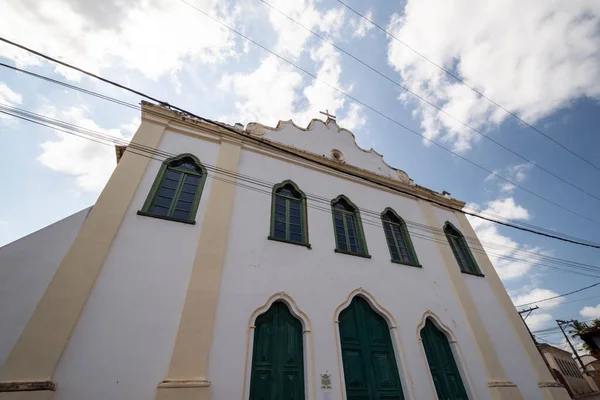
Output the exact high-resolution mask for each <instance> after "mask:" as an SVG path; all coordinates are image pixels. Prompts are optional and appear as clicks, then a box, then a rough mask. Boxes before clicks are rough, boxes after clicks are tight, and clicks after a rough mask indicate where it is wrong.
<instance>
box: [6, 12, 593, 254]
mask: <svg viewBox="0 0 600 400" xmlns="http://www.w3.org/2000/svg"><path fill="white" fill-rule="evenodd" d="M181 1H183V2H185V1H184V0H181ZM186 4H188V3H186ZM191 7H193V8H195V9H197V8H196V7H194V6H191ZM197 10H198V11H200V12H201V13H203V14H205V15H207V16H208V17H210V18H211V19H213V20H215V21H216V22H219V23H220V24H222V25H223V26H225V27H227V28H228V29H232V30H233V28H229V27H228V26H227V25H226V24H224V23H222V22H220V21H218V20H216V19H214V18H213V17H211V16H209V15H208V14H206V13H204V12H203V11H202V10H200V9H197ZM233 31H234V32H237V31H235V30H233ZM237 33H239V32H237ZM239 34H240V35H242V36H243V37H244V38H246V39H247V40H249V41H251V42H252V43H256V42H254V41H253V40H252V39H249V38H247V37H246V36H244V35H243V34H241V33H239ZM0 41H3V42H5V43H8V44H11V45H13V46H16V47H19V48H21V49H23V50H26V51H29V52H31V53H33V54H36V55H38V56H40V57H42V58H45V59H47V60H50V61H53V62H55V63H58V64H60V65H63V66H65V67H68V68H72V69H74V70H76V71H79V72H81V73H84V74H86V75H88V76H91V77H93V78H96V79H99V80H101V81H103V82H105V83H108V84H110V85H113V86H116V87H119V88H121V89H123V90H127V91H129V92H131V93H135V94H137V95H139V96H141V97H144V98H146V99H149V100H152V101H154V102H157V103H159V104H161V105H163V106H166V107H169V108H171V109H174V110H177V111H179V112H182V113H184V114H187V115H189V116H191V117H194V118H197V119H198V120H200V121H204V122H206V123H210V124H212V125H215V126H218V127H220V128H222V129H225V130H227V131H229V132H231V133H234V134H235V135H237V136H241V137H243V138H245V139H249V140H252V141H255V142H257V143H261V144H262V145H265V146H267V147H270V148H272V149H275V150H277V151H280V152H283V153H286V154H290V155H292V156H293V157H295V158H300V159H303V160H306V161H309V162H311V163H313V164H318V165H320V166H323V167H325V168H329V169H333V170H335V171H337V172H340V173H342V174H345V175H348V176H352V177H354V178H358V179H361V180H364V181H367V182H370V183H373V184H376V185H379V186H382V187H386V188H388V189H391V190H393V191H395V192H398V193H403V194H405V195H408V196H410V197H414V198H417V199H420V200H423V201H427V202H429V203H432V204H436V205H438V206H440V207H443V208H446V209H449V210H452V211H456V212H460V213H462V214H465V215H471V216H474V217H477V218H480V219H483V220H486V221H490V222H494V223H496V224H500V225H504V226H508V227H511V228H514V229H519V230H521V231H525V232H530V233H534V234H537V235H541V236H545V237H549V238H555V239H558V240H561V241H564V242H568V243H573V244H579V245H582V246H586V247H593V248H600V245H596V244H591V243H586V242H584V241H580V240H573V239H569V238H565V237H559V236H557V235H555V234H552V233H546V232H540V231H536V230H535V229H530V228H527V227H522V226H518V225H516V224H513V223H507V222H502V221H499V220H496V219H493V218H488V217H485V216H483V215H481V214H477V213H473V212H470V211H466V210H461V209H459V208H456V207H452V206H449V205H447V204H444V203H442V202H439V201H436V200H434V199H429V198H425V197H423V196H420V195H418V194H415V193H412V192H408V191H406V190H402V189H399V188H396V187H393V186H390V185H387V184H385V183H382V182H378V181H376V180H373V179H371V178H367V177H361V176H358V175H356V174H353V173H351V172H348V171H343V170H341V169H339V168H337V167H334V166H330V165H326V164H324V163H322V162H320V161H318V160H315V159H312V158H310V157H307V156H304V155H302V154H299V153H296V152H293V151H290V150H288V149H285V148H282V147H279V146H277V145H275V144H273V143H271V142H269V141H266V140H262V139H259V138H256V137H254V136H252V135H248V134H245V133H242V132H240V131H238V130H235V129H233V128H231V127H229V126H227V125H224V124H221V123H218V122H215V121H212V120H210V119H207V118H203V117H201V116H198V115H196V114H194V113H192V112H189V111H187V110H185V109H182V108H180V107H177V106H172V105H170V104H169V103H167V102H164V101H161V100H158V99H156V98H154V97H152V96H149V95H147V94H144V93H142V92H139V91H136V90H134V89H131V88H129V87H127V86H124V85H121V84H119V83H117V82H114V81H111V80H108V79H106V78H102V77H99V76H98V75H96V74H93V73H91V72H88V71H85V70H83V69H81V68H78V67H75V66H73V65H71V64H68V63H66V62H63V61H60V60H57V59H55V58H53V57H50V56H48V55H45V54H43V53H40V52H38V51H35V50H32V49H29V48H28V47H25V46H23V45H20V44H17V43H15V42H12V41H10V40H8V39H5V38H3V37H0ZM256 44H257V45H258V46H261V47H263V48H265V47H264V46H262V45H260V44H258V43H256ZM265 50H267V51H269V52H271V51H270V50H268V49H266V48H265ZM272 54H274V55H276V54H275V53H272ZM276 56H277V57H280V58H282V57H281V56H279V55H276ZM282 59H283V60H285V59H284V58H282ZM286 61H287V60H286ZM287 62H289V63H291V62H290V61H287ZM292 65H295V64H293V63H292ZM297 68H299V69H301V68H300V67H297ZM301 70H302V71H305V70H303V69H301ZM305 72H306V73H307V74H310V73H309V72H307V71H305ZM310 75H311V76H313V77H315V79H318V78H316V76H314V75H312V74H310ZM319 81H320V80H319ZM321 82H322V81H321ZM331 87H332V88H334V87H333V86H331ZM336 90H338V91H339V89H336ZM340 93H344V92H341V91H340ZM350 97H351V96H350ZM361 104H364V103H361ZM365 106H366V105H365ZM367 107H369V108H370V109H372V110H374V111H375V112H377V113H379V114H380V115H382V116H384V117H385V118H388V119H390V121H394V122H395V123H397V124H399V125H400V126H402V127H405V126H404V125H402V124H401V123H399V122H397V121H395V120H393V119H391V118H390V117H387V116H386V115H385V114H382V113H381V112H379V111H377V110H375V109H373V108H372V107H370V106H367ZM405 128H406V129H409V130H411V129H410V128H408V127H405ZM411 131H412V132H414V133H416V134H418V135H420V134H419V133H418V132H416V131H413V130H411ZM434 143H435V142H434ZM438 146H441V145H438ZM442 147H443V146H442ZM446 150H448V149H446ZM448 151H450V152H451V150H448ZM457 156H458V157H461V158H463V159H465V160H466V161H468V162H469V163H472V164H473V165H476V166H478V167H480V168H482V169H484V170H486V171H489V170H487V169H485V168H484V167H481V166H479V165H478V164H475V163H473V162H472V161H470V160H468V159H466V158H464V157H462V156H460V155H457ZM489 172H491V171H489ZM492 174H493V173H492ZM502 179H504V178H502ZM505 180H506V179H505ZM507 182H509V183H511V182H510V181H508V180H507ZM524 190H528V189H524ZM536 196H538V197H540V198H541V199H544V200H545V201H547V202H549V203H551V204H555V205H556V206H558V207H560V208H565V207H563V206H561V205H559V204H556V203H554V202H552V201H551V200H548V199H545V198H544V197H541V196H540V195H537V194H536ZM565 209H566V210H567V211H569V212H572V213H574V214H576V215H580V214H579V213H577V212H575V211H572V210H569V209H567V208H565ZM580 216H581V217H583V218H586V219H587V217H585V216H582V215H580ZM592 221H594V220H592ZM594 222H596V223H598V222H597V221H594Z"/></svg>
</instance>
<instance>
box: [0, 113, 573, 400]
mask: <svg viewBox="0 0 600 400" xmlns="http://www.w3.org/2000/svg"><path fill="white" fill-rule="evenodd" d="M117 157H118V164H117V167H116V169H115V171H114V173H113V174H112V177H111V178H110V180H109V182H108V183H107V185H106V187H105V188H104V190H103V191H102V193H101V194H100V197H99V198H98V201H97V202H96V204H95V205H94V206H92V207H91V208H89V209H86V210H82V211H81V212H79V213H76V214H74V215H72V216H70V217H68V218H66V219H64V220H62V221H59V222H57V223H55V224H53V225H50V226H48V227H46V228H44V229H42V230H40V231H38V232H35V233H33V234H31V235H29V236H27V237H24V238H22V239H20V240H17V241H15V242H13V243H10V244H8V245H6V246H4V247H2V248H0V366H1V368H0V399H1V400H17V399H18V400H49V399H56V400H58V399H61V400H121V399H122V400H153V399H158V400H171V399H177V400H188V399H189V400H192V399H198V400H208V399H213V400H237V399H240V400H248V399H251V400H284V399H285V400H298V399H307V400H342V399H345V400H384V399H386V400H391V399H415V400H422V399H424V400H427V399H440V400H441V399H443V400H447V399H457V400H462V399H471V400H475V399H481V400H491V399H498V400H499V399H517V400H518V399H547V400H550V399H568V398H569V396H568V394H567V392H566V390H565V389H564V388H563V387H562V386H561V385H560V384H558V383H557V382H555V381H554V379H553V378H552V376H551V374H550V372H549V370H548V368H547V367H546V365H545V364H544V361H543V360H542V358H541V356H540V354H539V352H538V350H537V349H536V347H535V344H534V343H533V341H532V339H531V338H530V336H529V335H528V332H527V329H526V327H525V325H524V324H523V322H522V321H521V319H520V317H519V315H518V313H517V312H516V310H515V308H514V306H513V304H512V303H511V300H510V298H509V296H508V294H507V292H506V290H505V288H504V287H503V285H502V283H501V281H500V279H499V278H498V275H497V273H496V272H495V270H494V267H493V266H492V264H491V262H490V260H489V258H488V257H487V256H486V254H485V252H483V250H482V247H481V244H480V243H479V241H478V240H477V237H476V235H475V232H474V231H473V229H472V227H471V225H470V224H469V222H468V220H467V219H466V217H465V215H464V214H463V213H461V212H460V209H461V208H462V207H463V206H464V203H463V202H461V201H459V200H456V199H453V198H452V197H451V196H450V195H449V194H448V193H445V192H444V193H443V194H440V193H437V192H435V191H433V190H430V189H427V188H425V187H422V186H419V185H417V184H415V183H414V182H413V181H412V180H411V179H410V178H409V176H408V175H407V174H406V173H405V172H403V171H401V170H398V169H395V168H393V167H391V166H390V165H388V164H386V163H385V161H384V160H383V157H382V155H380V154H378V153H377V152H375V151H374V150H368V151H367V150H364V149H361V148H360V147H359V146H358V145H357V144H356V142H355V139H354V136H353V134H352V133H351V132H349V131H347V130H345V129H342V128H340V127H339V126H338V125H337V123H336V121H335V118H334V117H333V116H330V115H327V120H326V121H321V120H318V119H315V120H312V121H311V123H310V124H309V125H308V127H306V128H303V127H299V126H296V125H295V124H294V123H293V122H291V121H282V122H279V124H277V126H276V127H274V128H272V127H268V126H264V125H261V124H259V123H251V124H248V125H247V126H246V127H245V128H244V127H243V126H241V125H236V126H224V125H216V124H213V123H210V122H208V121H205V120H198V119H195V118H190V117H189V116H185V115H182V114H180V113H176V112H173V111H171V110H169V109H167V108H164V107H160V106H156V105H152V104H149V103H143V104H142V122H141V125H140V127H139V129H138V131H137V133H136V134H135V136H134V137H133V139H132V143H131V144H130V145H129V146H128V147H127V148H124V147H118V148H117ZM406 167H410V166H406Z"/></svg>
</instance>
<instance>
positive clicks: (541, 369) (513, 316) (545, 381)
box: [454, 212, 569, 399]
mask: <svg viewBox="0 0 600 400" xmlns="http://www.w3.org/2000/svg"><path fill="white" fill-rule="evenodd" d="M454 214H455V216H456V218H457V219H458V222H459V223H460V227H461V231H462V233H463V235H465V236H468V237H470V238H473V240H474V242H475V245H476V246H477V247H479V248H482V246H481V242H480V241H479V238H478V237H477V235H476V234H475V231H474V230H473V227H472V226H471V224H470V223H469V221H468V220H467V217H466V216H465V215H464V214H463V213H459V212H455V213H454ZM478 259H479V266H480V267H481V269H482V272H483V273H484V274H485V277H486V279H487V280H488V283H489V284H490V286H491V287H492V291H493V292H494V295H495V296H496V298H497V299H498V303H500V306H501V307H502V309H503V310H504V313H505V315H506V318H507V319H508V321H509V322H510V324H509V325H510V326H511V327H512V329H513V331H514V333H515V335H516V337H517V338H518V340H519V343H520V345H521V347H522V349H523V350H524V351H525V354H526V355H527V358H528V359H529V362H530V363H531V366H532V367H533V370H534V372H535V375H536V377H537V379H538V385H539V387H540V388H541V389H542V392H543V394H544V398H545V399H561V398H564V399H568V398H569V397H568V393H567V391H566V390H565V389H561V388H558V387H556V386H555V385H553V384H554V382H555V381H554V378H552V375H551V374H550V371H548V367H547V366H546V364H545V363H544V360H542V356H541V355H540V353H539V351H538V349H537V348H536V346H535V343H533V340H531V336H529V332H527V328H526V327H525V324H524V323H523V321H522V320H521V317H520V316H519V314H518V313H517V310H516V309H515V306H514V305H513V303H512V301H511V300H510V297H509V295H508V293H507V292H506V289H505V288H504V285H503V284H502V281H501V280H500V277H499V276H498V273H497V272H496V269H495V268H494V266H493V265H492V262H491V261H490V259H489V257H488V256H487V254H484V253H482V254H480V256H479V257H478ZM515 351H517V350H516V349H515ZM562 392H564V393H562ZM557 396H558V397H557ZM563 396H567V397H563Z"/></svg>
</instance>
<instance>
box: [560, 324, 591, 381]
mask: <svg viewBox="0 0 600 400" xmlns="http://www.w3.org/2000/svg"><path fill="white" fill-rule="evenodd" d="M571 322H574V321H573V320H570V321H563V320H560V319H557V320H556V323H557V324H558V327H559V328H560V331H561V332H562V333H563V335H564V337H565V339H567V343H569V346H571V350H573V353H574V354H575V358H577V361H579V365H580V366H581V370H582V371H583V372H584V373H585V374H586V375H587V376H590V374H589V372H588V370H587V369H586V368H585V366H584V365H583V361H581V357H579V353H577V351H576V350H575V347H573V344H572V343H571V341H570V340H569V337H568V336H567V334H566V333H565V330H564V329H563V325H569V324H570V323H571Z"/></svg>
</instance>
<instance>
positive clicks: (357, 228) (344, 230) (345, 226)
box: [331, 195, 370, 257]
mask: <svg viewBox="0 0 600 400" xmlns="http://www.w3.org/2000/svg"><path fill="white" fill-rule="evenodd" d="M331 212H332V215H333V229H334V230H335V243H336V249H335V251H336V252H338V253H346V254H353V255H358V256H363V257H370V256H369V254H368V253H369V251H368V249H367V242H366V241H365V235H364V232H363V228H362V222H361V220H360V213H359V212H358V207H356V206H355V205H354V204H353V203H352V202H351V201H350V200H349V199H348V198H347V197H346V196H344V195H339V196H338V197H337V198H335V199H334V200H332V201H331Z"/></svg>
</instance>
